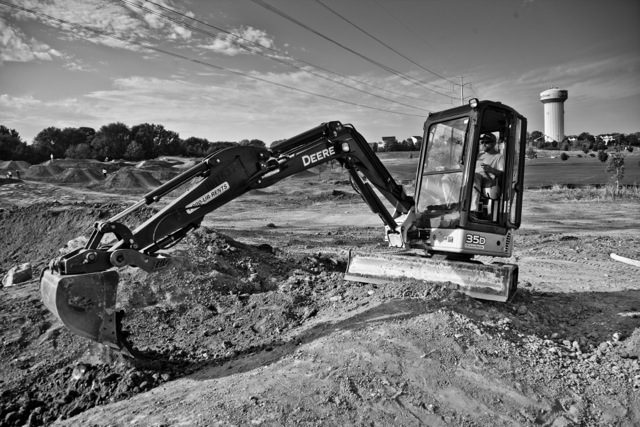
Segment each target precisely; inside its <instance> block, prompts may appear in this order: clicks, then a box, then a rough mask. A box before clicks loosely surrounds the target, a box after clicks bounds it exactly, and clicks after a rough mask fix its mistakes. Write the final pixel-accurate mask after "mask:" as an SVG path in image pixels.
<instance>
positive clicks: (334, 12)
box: [316, 0, 453, 90]
mask: <svg viewBox="0 0 640 427" xmlns="http://www.w3.org/2000/svg"><path fill="white" fill-rule="evenodd" d="M316 2H317V3H319V4H320V5H321V6H322V7H324V8H325V9H327V10H328V11H329V12H331V13H333V14H334V15H336V16H337V17H338V18H340V19H342V20H343V21H345V22H347V23H348V24H350V25H352V26H353V27H355V28H357V29H358V30H360V31H362V32H363V33H365V34H366V35H368V36H369V37H371V38H372V39H374V40H375V41H377V42H378V43H380V44H381V45H383V46H384V47H386V48H387V49H389V50H391V51H392V52H395V53H396V54H398V55H400V56H401V57H403V58H404V59H406V60H407V61H409V62H411V63H412V64H414V65H416V66H418V67H420V68H422V69H423V70H425V71H427V72H429V73H431V74H433V75H434V76H436V77H440V78H441V79H443V80H447V81H449V82H451V83H453V82H452V81H451V80H449V79H448V78H446V77H443V76H441V75H440V74H438V73H436V72H434V71H431V70H430V69H428V68H425V67H423V66H422V65H421V64H418V63H417V62H415V61H414V60H413V59H411V58H409V57H407V56H406V55H404V54H402V53H400V52H398V51H397V50H396V49H394V48H393V47H391V46H389V45H388V44H386V43H385V42H383V41H382V40H380V39H379V38H377V37H376V36H374V35H372V34H371V33H369V32H367V31H366V30H364V29H362V28H360V27H359V26H357V25H356V24H354V23H353V22H351V21H350V20H348V19H347V18H345V17H344V16H342V15H341V14H339V13H338V12H336V11H335V10H333V9H332V8H330V7H329V6H327V5H326V4H324V3H322V1H321V0H316ZM420 81H421V82H422V83H425V84H428V85H432V86H435V87H438V88H440V89H444V90H449V89H447V88H445V87H442V86H438V85H436V84H433V83H428V82H425V81H422V80H420Z"/></svg>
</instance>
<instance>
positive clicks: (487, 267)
mask: <svg viewBox="0 0 640 427" xmlns="http://www.w3.org/2000/svg"><path fill="white" fill-rule="evenodd" d="M344 278H345V280H350V281H353V282H364V283H375V284H384V283H389V282H394V281H398V280H402V279H416V280H423V281H427V282H439V283H444V282H451V283H455V284H457V285H458V286H459V289H460V290H461V291H462V292H464V293H465V294H467V295H469V296H470V297H472V298H477V299H483V300H491V301H502V302H505V301H510V300H511V298H513V296H514V295H515V292H516V288H517V282H518V266H517V265H513V264H483V263H481V262H465V261H451V260H438V259H433V258H426V257H420V256H415V255H409V254H385V253H380V254H374V253H354V252H351V251H350V252H349V262H348V265H347V272H346V273H345V276H344Z"/></svg>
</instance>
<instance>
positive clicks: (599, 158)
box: [598, 150, 609, 163]
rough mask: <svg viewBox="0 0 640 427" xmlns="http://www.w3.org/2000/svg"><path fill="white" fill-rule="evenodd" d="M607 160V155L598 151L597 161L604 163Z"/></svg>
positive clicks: (602, 151)
mask: <svg viewBox="0 0 640 427" xmlns="http://www.w3.org/2000/svg"><path fill="white" fill-rule="evenodd" d="M608 158H609V154H607V152H606V151H604V150H600V151H598V160H600V161H601V162H602V163H604V162H606V161H607V159H608Z"/></svg>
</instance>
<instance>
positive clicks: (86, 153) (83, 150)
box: [64, 142, 95, 159]
mask: <svg viewBox="0 0 640 427" xmlns="http://www.w3.org/2000/svg"><path fill="white" fill-rule="evenodd" d="M64 156H65V157H66V158H67V159H93V158H95V157H94V153H93V149H92V148H91V145H89V144H87V143H86V142H83V143H81V144H78V145H72V146H70V147H69V148H67V151H65V152H64Z"/></svg>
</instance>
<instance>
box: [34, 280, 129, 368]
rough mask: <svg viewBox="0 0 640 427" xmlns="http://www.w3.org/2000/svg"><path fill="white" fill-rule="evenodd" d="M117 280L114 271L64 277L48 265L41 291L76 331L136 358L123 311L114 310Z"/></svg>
mask: <svg viewBox="0 0 640 427" xmlns="http://www.w3.org/2000/svg"><path fill="white" fill-rule="evenodd" d="M118 279H119V275H118V272H117V271H115V270H108V271H103V272H99V273H88V274H72V275H65V276H62V275H59V274H57V273H54V272H52V271H51V270H50V269H48V268H47V269H45V270H43V272H42V275H41V277H40V294H41V296H42V301H43V302H44V304H45V305H46V306H47V308H48V309H49V310H50V311H51V313H53V315H54V316H56V317H57V318H58V319H59V320H60V321H61V322H62V324H63V325H64V326H66V327H67V328H68V329H69V330H70V331H71V332H73V333H74V334H76V335H79V336H81V337H84V338H88V339H90V340H93V341H97V342H100V343H104V344H107V345H108V346H109V347H111V348H113V349H115V350H118V351H120V352H121V353H123V354H125V355H128V356H131V357H135V351H134V350H133V349H132V347H131V346H130V345H129V344H128V343H127V341H126V340H125V338H124V335H125V334H124V333H123V332H122V331H121V320H122V316H123V313H122V312H116V310H115V306H116V296H117V290H118Z"/></svg>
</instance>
